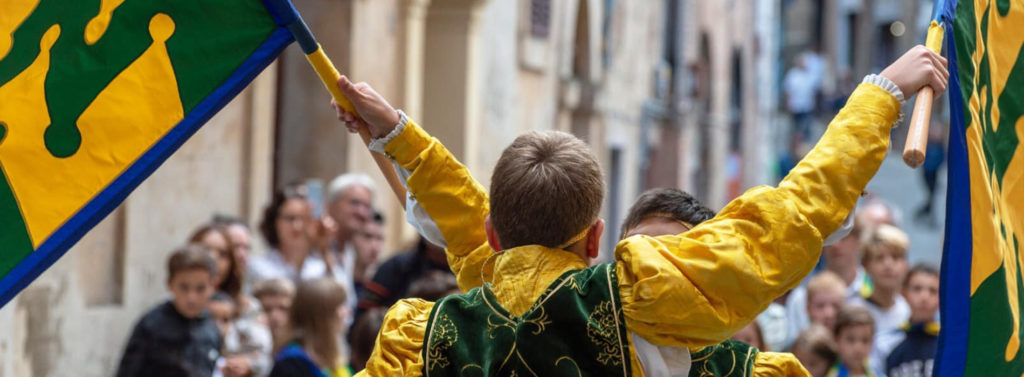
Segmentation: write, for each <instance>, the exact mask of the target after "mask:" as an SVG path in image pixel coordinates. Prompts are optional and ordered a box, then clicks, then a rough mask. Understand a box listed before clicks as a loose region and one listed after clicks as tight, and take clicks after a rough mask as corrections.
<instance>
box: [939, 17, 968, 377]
mask: <svg viewBox="0 0 1024 377" xmlns="http://www.w3.org/2000/svg"><path fill="white" fill-rule="evenodd" d="M940 1H941V0H940ZM956 4H957V1H956V0H950V1H946V2H945V4H943V5H944V6H943V7H942V9H941V12H942V18H941V20H942V21H943V28H944V29H945V32H946V35H945V40H946V56H947V57H948V61H949V86H948V91H947V92H948V96H949V118H950V119H949V120H950V130H949V165H948V167H949V172H948V173H949V174H948V176H949V179H947V181H948V182H949V183H948V184H949V187H948V191H947V192H946V235H945V243H944V247H943V252H942V272H941V274H942V284H941V285H940V287H939V309H940V312H941V314H942V322H943V324H944V325H943V326H942V331H941V332H939V349H938V354H937V355H936V357H935V371H936V374H935V375H936V376H937V377H954V376H956V377H960V376H963V375H964V372H965V368H966V363H967V336H968V330H969V329H970V323H971V322H970V320H971V254H972V242H973V236H972V234H971V186H970V176H971V173H970V165H969V159H968V158H967V135H966V130H965V124H964V103H963V102H964V101H963V97H962V95H961V93H960V79H959V77H958V76H957V75H958V73H957V61H956V38H955V37H954V33H956V30H955V29H954V28H953V15H954V14H955V12H956ZM936 6H938V4H936Z"/></svg>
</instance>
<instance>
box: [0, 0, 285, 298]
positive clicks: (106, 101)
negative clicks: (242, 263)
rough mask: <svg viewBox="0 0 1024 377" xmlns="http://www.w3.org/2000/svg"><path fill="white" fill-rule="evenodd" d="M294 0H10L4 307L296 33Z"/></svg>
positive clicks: (0, 286)
mask: <svg viewBox="0 0 1024 377" xmlns="http://www.w3.org/2000/svg"><path fill="white" fill-rule="evenodd" d="M296 17H297V15H296V14H295V12H294V9H293V8H291V5H290V3H288V2H287V1H286V0H267V1H260V0H218V1H204V0H4V1H2V2H0V306H3V305H4V304H6V303H7V302H8V301H9V300H10V299H11V298H13V297H14V295H16V294H17V293H18V292H19V291H21V289H23V288H24V287H25V286H26V285H27V284H28V283H30V282H31V281H32V280H33V279H35V278H36V277H37V276H38V275H39V274H41V273H42V272H43V271H45V270H46V269H47V268H48V267H49V266H50V265H52V264H53V263H54V262H55V261H56V260H57V259H59V258H60V257H61V256H62V255H63V254H64V252H65V251H67V250H68V248H70V247H71V246H72V245H73V244H74V243H75V242H77V241H78V240H79V239H80V238H81V237H82V236H83V235H84V234H85V233H86V232H87V231H88V230H89V229H91V228H92V227H93V226H94V225H96V223H98V222H99V221H100V220H101V219H103V218H104V217H105V216H106V215H107V214H109V213H110V211H111V210H113V209H114V208H115V207H116V206H117V205H118V204H119V203H121V202H122V201H123V200H124V198H125V197H126V196H127V195H128V194H129V193H130V192H131V191H132V190H133V189H134V188H135V187H136V186H138V185H139V184H140V183H141V182H142V181H143V180H145V179H146V177H148V176H149V175H150V174H151V173H152V172H153V171H154V170H155V169H156V168H157V167H158V166H160V164H161V163H163V161H164V160H166V159H167V157H169V156H170V155H171V154H172V153H174V151H175V150H177V149H178V147H180V146H181V145H182V143H184V142H185V141H186V140H187V139H188V138H189V137H190V136H191V135H192V134H194V133H195V132H196V130H198V129H199V127H200V126H202V125H203V123H205V122H206V121H207V120H209V119H210V117H212V116H213V115H214V114H215V113H216V112H217V111H218V110H220V109H221V108H222V107H224V105H226V104H227V103H228V101H230V100H231V99H232V98H233V97H234V96H235V95H237V94H238V93H239V92H240V91H241V90H242V89H243V88H245V87H246V86H247V85H248V84H249V82H250V81H252V79H253V78H255V77H256V75H257V74H259V73H260V72H261V71H262V70H263V69H264V68H265V67H266V66H267V65H268V64H270V63H271V62H272V61H273V60H274V59H275V58H276V57H277V56H278V55H279V54H280V53H281V51H282V50H283V49H284V48H285V47H286V46H287V45H288V44H289V43H291V42H292V41H294V38H293V36H292V33H291V32H290V31H289V30H288V27H290V24H292V23H294V22H293V21H294V20H295V18H296Z"/></svg>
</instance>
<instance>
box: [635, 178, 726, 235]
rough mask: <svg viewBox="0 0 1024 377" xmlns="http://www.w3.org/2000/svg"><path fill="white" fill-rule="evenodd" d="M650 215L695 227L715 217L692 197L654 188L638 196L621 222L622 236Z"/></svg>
mask: <svg viewBox="0 0 1024 377" xmlns="http://www.w3.org/2000/svg"><path fill="white" fill-rule="evenodd" d="M652 215H660V216H665V217H669V218H671V219H673V220H679V221H683V222H686V223H688V224H690V225H697V224H700V223H702V222H705V221H708V220H711V218H713V217H715V211H712V210H711V209H710V208H708V207H705V206H704V205H703V204H701V203H700V202H699V201H697V199H696V198H694V197H693V196H692V195H690V194H687V193H686V192H683V191H682V190H679V189H674V188H655V189H650V190H647V191H645V192H644V193H643V194H640V197H638V198H637V199H636V203H633V207H632V208H630V209H629V214H628V215H626V220H625V221H623V222H622V233H621V234H622V235H623V236H625V235H626V232H628V231H629V230H630V229H633V228H634V227H636V226H637V225H640V222H641V221H644V220H646V219H648V218H650V217H651V216H652Z"/></svg>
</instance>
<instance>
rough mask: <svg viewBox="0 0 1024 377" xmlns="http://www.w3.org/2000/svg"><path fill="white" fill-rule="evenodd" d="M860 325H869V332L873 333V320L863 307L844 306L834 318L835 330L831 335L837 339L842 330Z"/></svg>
mask: <svg viewBox="0 0 1024 377" xmlns="http://www.w3.org/2000/svg"><path fill="white" fill-rule="evenodd" d="M860 325H870V326H871V331H872V332H874V329H875V319H874V318H873V317H871V312H870V311H868V309H867V308H865V307H863V306H859V305H845V306H843V307H842V308H841V309H839V315H837V316H836V328H835V330H833V332H832V335H833V336H835V337H836V338H837V339H838V338H839V333H841V332H842V331H843V329H845V328H848V327H853V326H860Z"/></svg>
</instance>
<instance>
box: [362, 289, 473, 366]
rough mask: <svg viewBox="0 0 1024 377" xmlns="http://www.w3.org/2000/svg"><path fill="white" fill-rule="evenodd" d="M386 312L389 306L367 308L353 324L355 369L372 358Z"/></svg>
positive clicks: (364, 364)
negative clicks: (371, 354)
mask: <svg viewBox="0 0 1024 377" xmlns="http://www.w3.org/2000/svg"><path fill="white" fill-rule="evenodd" d="M452 279H454V277H453V278H452ZM386 312H387V308H383V307H375V308H369V309H366V310H364V311H363V312H362V314H360V315H359V318H356V321H355V323H353V324H352V331H351V332H350V334H349V346H350V347H351V350H352V356H351V358H350V360H349V365H350V366H351V367H352V370H353V371H360V370H363V368H366V360H369V359H370V353H372V352H373V345H374V343H375V342H376V341H377V333H379V332H380V325H381V323H382V322H384V313H386Z"/></svg>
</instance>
